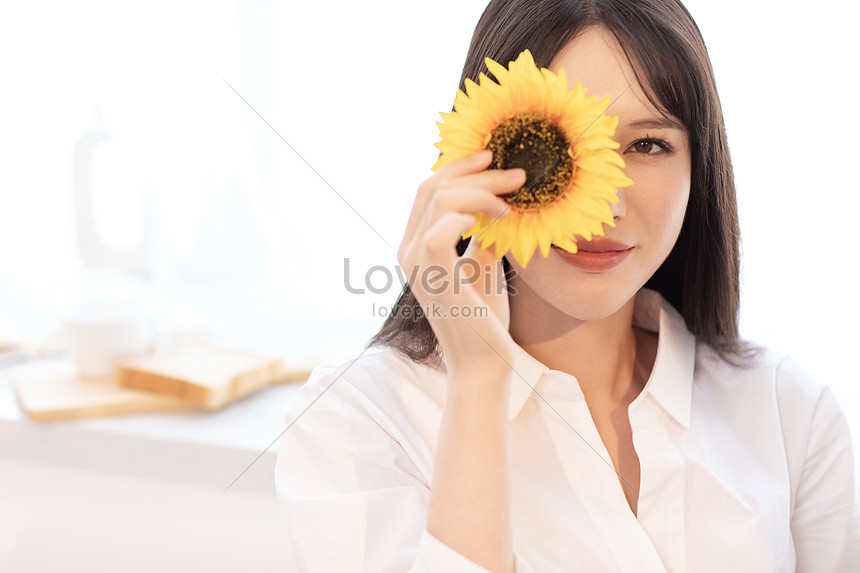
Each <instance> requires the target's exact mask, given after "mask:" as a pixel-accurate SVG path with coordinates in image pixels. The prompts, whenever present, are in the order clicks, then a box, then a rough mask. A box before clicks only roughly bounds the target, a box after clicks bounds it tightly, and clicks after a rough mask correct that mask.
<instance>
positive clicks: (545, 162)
mask: <svg viewBox="0 0 860 573" xmlns="http://www.w3.org/2000/svg"><path fill="white" fill-rule="evenodd" d="M569 147H570V142H569V141H568V140H567V138H566V137H565V135H564V133H563V132H562V131H561V129H560V128H559V127H558V125H556V123H555V122H553V121H551V120H550V119H548V118H546V117H544V116H540V115H537V114H521V115H515V116H513V117H510V118H508V119H506V120H505V121H503V122H502V123H500V124H499V125H498V126H497V127H496V128H495V129H494V130H493V131H492V132H491V133H490V135H489V141H488V143H487V149H489V150H490V151H492V152H493V163H492V164H491V165H490V169H513V168H515V167H522V168H523V169H525V170H526V183H525V185H524V186H523V187H521V188H520V189H518V190H516V191H513V192H511V193H506V194H505V195H500V197H501V198H502V199H504V200H505V201H507V202H508V203H510V204H511V205H514V206H516V207H517V208H518V209H521V210H530V209H540V208H542V207H546V206H547V205H549V204H551V203H553V202H554V201H556V200H557V199H558V198H559V197H561V196H562V194H563V193H564V190H565V189H566V188H567V186H568V183H569V182H570V179H571V177H572V176H573V169H574V166H573V160H572V159H571V157H570V154H568V153H567V149H568V148H569Z"/></svg>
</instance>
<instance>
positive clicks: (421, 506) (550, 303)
mask: <svg viewBox="0 0 860 573" xmlns="http://www.w3.org/2000/svg"><path fill="white" fill-rule="evenodd" d="M526 49H528V50H530V51H531V53H532V54H533V56H534V59H535V62H536V64H537V65H538V66H539V67H546V68H549V69H550V70H552V71H556V72H557V71H558V70H559V69H560V68H564V69H565V71H566V73H567V76H568V77H569V78H570V79H571V83H572V82H573V80H576V81H579V82H581V83H582V84H583V85H585V86H586V87H588V89H589V93H590V94H596V95H603V94H609V95H610V96H611V97H612V98H613V103H612V107H611V110H610V113H611V114H612V115H617V116H618V118H619V123H618V128H617V130H616V133H615V140H616V141H618V142H619V143H620V144H621V147H620V148H619V152H620V153H621V154H622V157H623V159H624V161H625V164H626V167H625V173H626V175H627V176H629V177H630V179H632V180H633V182H634V184H633V186H631V187H627V188H623V189H620V190H619V193H618V195H619V199H620V201H619V202H618V203H616V204H614V205H613V206H612V209H613V212H612V214H613V217H614V223H615V225H614V227H606V229H605V230H606V237H605V238H594V239H593V240H591V241H586V240H584V239H581V240H578V241H577V245H578V247H579V251H580V253H579V254H576V255H574V254H571V253H568V252H566V251H564V250H562V249H560V248H558V247H553V248H552V249H551V252H550V254H549V256H548V257H546V258H544V257H542V256H539V254H536V255H535V256H534V257H533V258H532V259H531V262H530V263H529V264H528V265H527V267H526V268H523V267H522V266H520V265H519V264H518V263H517V261H516V260H515V259H514V258H513V257H510V256H506V257H505V259H504V260H503V261H496V260H495V258H494V257H493V256H492V254H490V253H488V252H487V251H485V250H482V249H480V248H479V247H478V245H477V242H476V241H472V242H469V241H463V240H460V236H461V234H462V233H464V232H465V231H467V230H468V229H470V228H471V226H472V224H473V222H474V214H475V213H477V212H481V211H483V212H484V213H487V214H489V215H492V216H504V214H505V212H506V211H507V210H508V205H507V203H505V202H504V201H503V200H502V199H501V198H500V197H499V195H503V194H505V193H510V192H512V191H514V190H516V189H518V188H519V187H521V186H522V185H523V184H524V182H525V175H524V173H523V172H522V170H519V169H511V170H495V169H487V167H488V166H489V164H490V159H491V157H490V155H491V154H489V153H487V154H478V155H476V156H472V157H466V158H461V159H458V160H456V161H454V162H452V163H450V164H448V165H446V166H445V167H442V168H441V169H440V170H439V171H438V172H436V173H435V174H434V175H433V176H432V177H430V178H429V179H427V180H426V181H425V182H424V183H422V185H421V186H420V188H419V189H418V192H417V195H416V199H415V204H414V206H413V210H412V214H411V216H410V218H409V222H408V224H407V229H406V233H405V236H404V239H403V242H402V244H401V246H400V248H399V250H398V261H399V263H400V265H401V266H402V267H403V269H404V270H405V271H406V272H407V275H409V274H410V273H411V272H412V271H413V270H417V271H418V275H416V276H421V272H422V271H424V270H427V269H429V268H434V269H437V270H438V269H444V271H445V273H447V276H448V277H453V276H454V275H455V267H456V265H457V262H458V259H459V256H462V257H465V258H467V259H474V260H475V261H477V263H479V265H473V266H472V268H473V269H474V268H475V267H477V268H478V269H479V270H478V272H479V273H480V274H479V276H471V277H469V280H468V281H465V284H463V283H464V281H461V284H459V285H458V288H454V285H453V282H454V281H450V283H449V284H448V286H447V288H441V287H440V286H439V284H438V283H437V284H429V283H428V282H427V281H424V280H411V281H410V283H409V286H408V287H407V288H405V289H404V292H403V293H402V294H401V296H400V298H399V299H398V301H397V303H396V304H395V307H394V309H393V311H392V315H391V316H390V317H389V319H388V321H387V322H386V323H385V325H384V326H383V328H382V330H381V331H380V332H379V333H378V334H377V335H376V336H375V338H374V339H373V341H372V342H371V345H370V347H369V348H368V349H367V350H366V351H365V352H364V353H363V354H362V355H361V356H360V357H359V358H358V359H357V360H355V361H353V362H351V363H346V364H342V365H338V366H335V365H328V366H325V367H321V368H319V369H317V370H316V371H315V372H314V375H313V377H312V378H311V380H310V381H309V382H308V384H307V385H306V386H305V387H304V388H303V392H302V398H301V399H300V400H299V401H298V403H297V404H296V405H295V406H294V408H293V410H292V412H291V414H290V415H289V416H288V422H289V423H291V424H292V425H291V426H290V427H289V429H288V431H286V433H285V434H284V436H283V438H282V442H281V446H280V452H279V457H278V464H277V468H276V480H277V485H278V491H279V495H280V496H281V499H282V501H283V504H284V507H285V509H286V512H287V517H288V524H289V526H290V547H291V551H292V554H293V556H294V558H295V564H296V567H297V568H298V570H301V571H338V572H340V571H372V572H376V571H407V570H411V571H446V572H447V571H453V572H459V571H462V572H479V571H494V572H510V571H517V572H519V573H523V572H531V571H535V572H538V571H540V572H544V571H589V572H591V571H637V572H643V571H644V572H658V571H659V572H662V571H696V572H703V571H721V572H722V571H735V572H738V571H750V572H752V571H756V572H758V571H794V570H798V571H816V572H822V571H832V572H836V571H852V570H860V556H858V547H860V512H858V504H857V495H856V489H855V485H854V473H853V471H854V470H853V458H852V450H851V444H850V437H849V434H848V427H847V424H846V421H845V417H844V415H843V413H842V412H841V410H840V409H839V406H838V405H837V403H836V401H835V399H834V396H833V394H832V393H831V392H830V390H829V389H828V388H827V387H826V386H823V385H821V384H819V383H817V382H815V381H812V380H811V379H810V378H809V377H808V376H807V375H805V374H804V373H803V372H802V371H801V370H800V369H799V368H798V367H797V366H796V365H795V364H794V363H793V362H792V361H791V360H790V359H789V358H787V357H785V356H781V355H777V354H776V353H774V352H770V351H757V350H756V349H754V348H752V347H751V346H750V345H748V344H746V343H744V342H743V341H742V340H740V338H739V336H738V304H739V303H738V300H739V296H738V291H739V288H738V283H739V232H738V222H737V213H736V202H735V193H734V184H733V179H732V168H731V162H730V158H729V154H728V148H727V144H726V137H725V131H724V126H723V119H722V112H721V109H720V104H719V99H718V96H717V91H716V87H715V84H714V78H713V73H712V70H711V66H710V62H709V60H708V56H707V52H706V50H705V46H704V43H703V40H702V38H701V35H700V33H699V30H698V28H697V27H696V25H695V23H694V22H693V21H692V19H691V17H690V15H689V13H688V12H687V11H686V10H685V9H684V8H683V7H682V6H681V5H680V4H679V3H678V2H676V1H673V0H643V1H640V2H629V1H627V0H581V1H564V0H545V1H537V0H502V1H496V0H494V1H492V2H491V3H490V4H489V5H488V7H487V8H486V10H485V12H484V14H483V16H482V18H481V20H480V22H479V23H478V26H477V29H476V31H475V35H474V37H473V39H472V43H471V47H470V49H469V54H468V56H467V58H466V64H465V67H464V70H463V75H462V78H461V82H460V87H461V89H463V88H464V85H465V83H464V82H465V79H466V78H470V79H472V80H473V81H476V80H477V79H478V75H479V73H481V72H484V73H486V72H487V70H486V68H484V64H483V61H484V58H485V57H489V58H491V59H493V60H495V61H497V62H501V63H504V64H507V62H509V61H511V60H514V59H516V57H517V56H518V55H519V54H520V53H521V52H522V51H523V50H526ZM455 246H456V250H455ZM613 253H614V254H613ZM466 266H467V265H463V266H462V267H461V268H465V267H466ZM485 275H486V276H485ZM485 279H486V280H485ZM495 279H503V282H505V281H506V282H505V284H506V286H507V287H508V288H507V289H487V288H485V287H486V286H487V285H493V284H496V280H495ZM419 308H420V309H424V311H425V314H424V315H421V313H417V312H416V311H417V310H418V309H419ZM479 308H487V309H489V313H488V314H486V315H481V314H480V313H479V312H476V311H475V309H479ZM464 309H471V311H464ZM416 315H417V318H416ZM466 315H468V316H466ZM293 421H295V423H293Z"/></svg>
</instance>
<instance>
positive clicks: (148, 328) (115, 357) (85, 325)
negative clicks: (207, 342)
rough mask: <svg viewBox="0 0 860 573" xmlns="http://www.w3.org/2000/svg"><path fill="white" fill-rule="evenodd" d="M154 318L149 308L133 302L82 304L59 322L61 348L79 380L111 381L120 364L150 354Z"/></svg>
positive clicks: (153, 312)
mask: <svg viewBox="0 0 860 573" xmlns="http://www.w3.org/2000/svg"><path fill="white" fill-rule="evenodd" d="M155 318H156V315H155V311H154V309H153V308H152V307H151V306H147V305H145V304H141V303H136V302H130V301H128V302H127V301H99V302H88V303H85V304H81V305H78V306H76V307H74V308H72V309H71V310H69V311H68V312H67V313H66V314H65V316H64V317H63V318H62V319H61V335H62V341H63V347H64V349H65V351H66V354H67V356H68V357H69V358H70V359H71V360H72V362H74V363H75V365H76V366H77V369H78V375H79V376H80V377H81V378H91V379H92V378H99V379H106V378H109V377H111V378H112V377H114V376H115V375H116V370H117V365H118V363H119V362H121V361H123V360H126V359H128V358H133V357H136V356H142V355H145V354H148V353H150V352H151V351H152V349H153V345H154V342H155V333H156V331H155Z"/></svg>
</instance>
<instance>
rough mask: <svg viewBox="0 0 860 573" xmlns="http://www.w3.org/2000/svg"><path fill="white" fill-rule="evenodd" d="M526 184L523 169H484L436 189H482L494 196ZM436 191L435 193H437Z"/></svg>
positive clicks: (462, 176)
mask: <svg viewBox="0 0 860 573" xmlns="http://www.w3.org/2000/svg"><path fill="white" fill-rule="evenodd" d="M525 183H526V172H525V169H522V168H519V167H516V168H514V169H486V170H484V171H479V172H478V173H470V174H467V175H461V176H459V177H454V178H451V179H446V180H445V181H443V182H441V183H440V184H439V185H438V186H437V189H438V191H442V190H445V189H449V188H451V189H458V188H466V189H484V190H486V191H489V192H490V193H493V194H495V195H500V194H504V193H511V192H513V191H516V190H517V189H519V188H520V187H522V186H523V185H525ZM438 191H437V192H438Z"/></svg>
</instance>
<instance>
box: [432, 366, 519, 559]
mask: <svg viewBox="0 0 860 573" xmlns="http://www.w3.org/2000/svg"><path fill="white" fill-rule="evenodd" d="M466 378H468V379H466ZM507 384H508V382H507V380H506V377H505V373H499V372H487V371H485V372H483V373H481V374H479V375H470V376H468V377H467V376H460V377H459V378H458V379H450V380H449V393H448V399H447V403H446V406H445V412H444V414H443V416H442V424H441V428H440V430H439V441H438V443H437V447H436V456H435V462H434V464H435V465H434V469H433V484H432V490H431V493H430V505H429V508H428V516H427V531H428V532H429V533H430V534H431V535H433V536H434V537H435V538H437V539H438V540H439V541H441V542H443V543H444V544H446V545H447V546H449V547H451V548H452V549H454V550H455V551H457V552H458V553H460V554H462V555H464V556H466V557H468V558H469V559H470V560H472V561H474V562H475V563H477V564H479V565H481V566H482V567H484V568H485V569H488V570H490V571H493V572H494V573H510V572H512V571H513V570H514V561H513V540H512V526H511V502H510V476H509V469H508V449H509V446H508V424H507V416H506V412H507V403H508V398H507V396H508V391H507Z"/></svg>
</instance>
